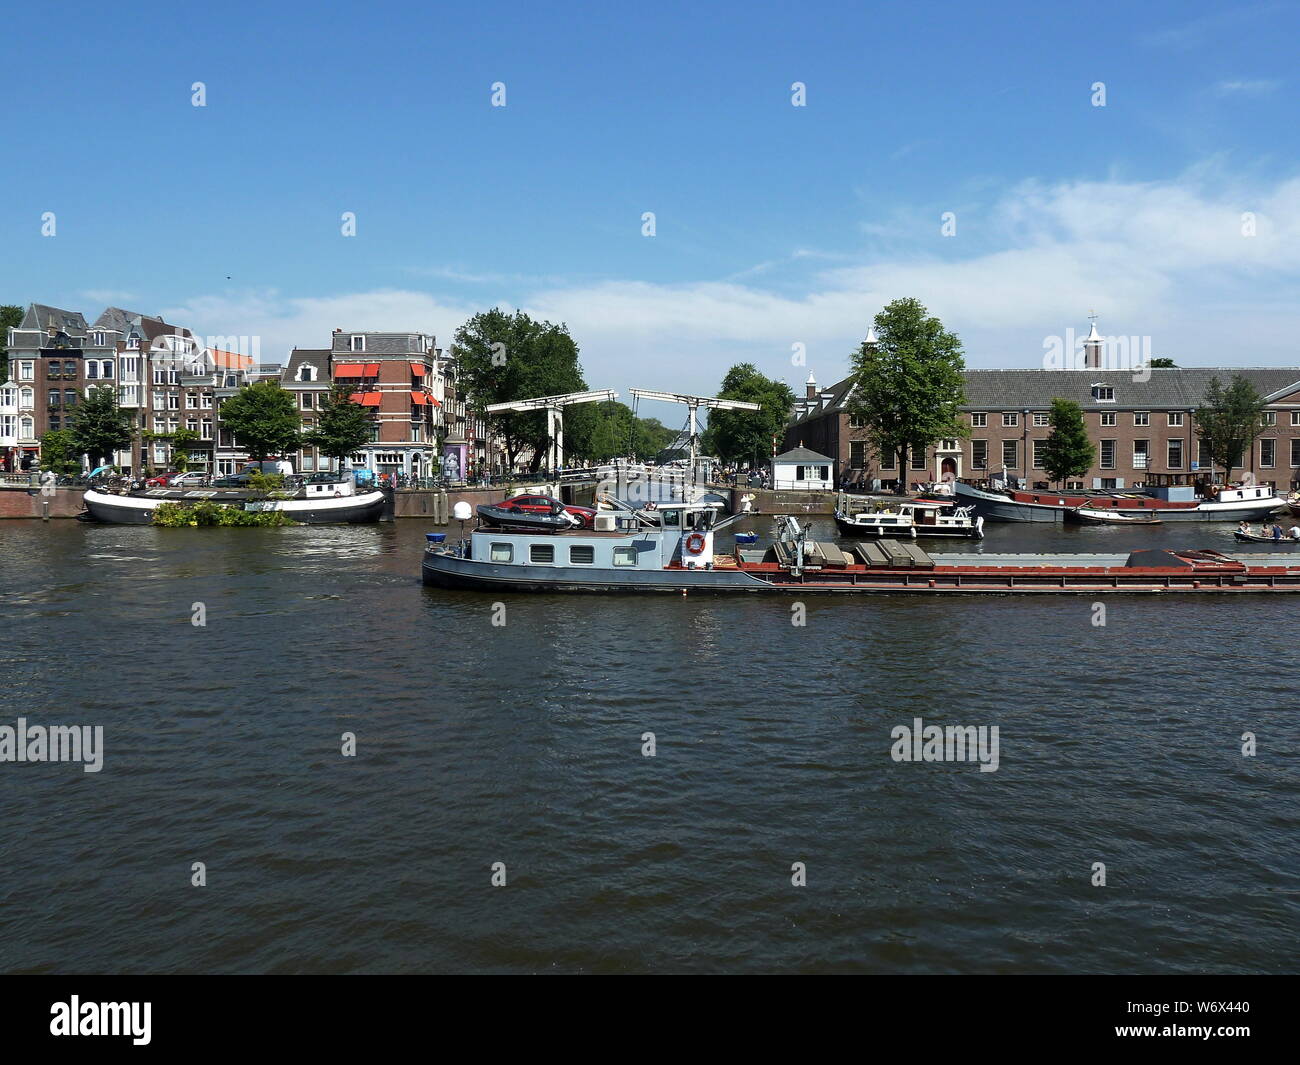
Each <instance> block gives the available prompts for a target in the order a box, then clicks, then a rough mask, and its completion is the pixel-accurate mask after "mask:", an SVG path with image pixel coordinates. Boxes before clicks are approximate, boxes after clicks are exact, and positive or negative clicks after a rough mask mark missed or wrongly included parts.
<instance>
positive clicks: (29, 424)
mask: <svg viewBox="0 0 1300 1065" xmlns="http://www.w3.org/2000/svg"><path fill="white" fill-rule="evenodd" d="M18 424H19V425H20V426H21V429H20V430H19V431H20V432H21V434H22V435H21V436H19V438H18V439H19V440H33V439H35V437H36V423H35V422H34V421H32V419H31V418H19V419H18ZM1293 442H1294V441H1293Z"/></svg>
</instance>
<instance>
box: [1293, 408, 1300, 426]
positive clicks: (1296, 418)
mask: <svg viewBox="0 0 1300 1065" xmlns="http://www.w3.org/2000/svg"><path fill="white" fill-rule="evenodd" d="M1291 424H1292V425H1300V410H1293V411H1292V412H1291Z"/></svg>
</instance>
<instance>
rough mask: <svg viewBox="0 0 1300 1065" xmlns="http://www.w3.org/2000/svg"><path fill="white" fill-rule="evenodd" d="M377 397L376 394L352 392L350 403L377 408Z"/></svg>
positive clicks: (377, 394)
mask: <svg viewBox="0 0 1300 1065" xmlns="http://www.w3.org/2000/svg"><path fill="white" fill-rule="evenodd" d="M379 395H380V394H379V393H378V392H353V393H352V402H353V403H360V404H361V405H362V406H363V407H377V406H379Z"/></svg>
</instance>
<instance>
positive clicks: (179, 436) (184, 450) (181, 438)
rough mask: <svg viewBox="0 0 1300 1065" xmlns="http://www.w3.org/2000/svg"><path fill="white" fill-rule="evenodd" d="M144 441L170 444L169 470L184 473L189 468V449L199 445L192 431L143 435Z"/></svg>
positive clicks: (196, 435)
mask: <svg viewBox="0 0 1300 1065" xmlns="http://www.w3.org/2000/svg"><path fill="white" fill-rule="evenodd" d="M144 438H145V440H146V441H153V440H160V441H163V442H164V443H168V444H171V446H172V458H171V468H172V469H173V470H178V471H180V472H181V473H184V472H185V471H186V470H188V469H189V467H190V452H189V449H190V448H191V447H193V446H194V445H195V444H197V443H199V440H200V437H199V434H198V433H196V432H195V431H194V430H193V429H176V430H175V431H173V432H170V433H145V434H144Z"/></svg>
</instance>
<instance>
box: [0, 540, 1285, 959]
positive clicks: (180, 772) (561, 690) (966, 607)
mask: <svg viewBox="0 0 1300 1065" xmlns="http://www.w3.org/2000/svg"><path fill="white" fill-rule="evenodd" d="M814 521H815V529H814V532H815V534H816V535H820V536H822V537H823V538H830V537H831V536H832V535H833V527H832V526H831V525H830V523H829V522H828V521H827V520H826V519H814ZM750 524H751V525H752V526H753V527H754V528H756V529H757V530H759V531H760V532H764V533H766V531H767V529H768V523H767V520H766V519H762V518H758V519H753V520H752V521H751V522H750ZM425 531H426V530H425V528H424V527H423V526H422V525H421V524H420V523H418V522H409V521H408V522H403V523H399V524H397V525H384V526H372V527H360V528H312V529H309V528H291V529H197V530H173V529H153V528H148V527H145V528H136V527H113V526H85V525H81V524H78V523H74V522H69V521H59V522H51V523H49V524H48V525H42V524H40V523H39V522H35V523H28V522H19V521H10V522H5V523H3V525H0V581H2V587H3V599H2V604H3V605H2V606H0V620H2V621H3V639H2V644H0V646H2V647H3V650H2V651H0V660H3V665H4V672H3V677H4V684H3V688H2V689H0V725H9V726H15V725H16V722H17V719H18V718H19V717H24V718H25V719H26V720H27V722H28V725H29V726H31V725H34V724H44V725H54V724H61V725H90V726H94V725H102V726H103V729H104V733H103V735H104V754H103V766H102V770H101V771H100V772H97V773H85V772H83V771H82V769H81V767H80V766H78V765H75V764H67V763H23V764H14V763H10V762H5V763H0V802H2V804H3V815H2V817H0V970H4V971H9V972H13V971H20V972H168V973H171V972H176V973H182V972H207V971H217V972H268V971H269V972H292V973H298V972H310V973H321V972H418V971H448V970H451V971H491V972H644V971H671V972H718V971H743V972H813V971H844V972H850V971H862V972H909V973H933V972H1031V973H1071V972H1085V973H1098V972H1143V973H1205V972H1215V973H1218V972H1278V971H1291V970H1293V969H1294V967H1295V960H1296V957H1297V956H1298V955H1300V898H1298V897H1297V879H1296V876H1297V871H1298V870H1297V864H1298V863H1297V857H1296V855H1297V827H1298V824H1297V822H1298V814H1297V811H1298V809H1300V804H1298V800H1300V770H1298V769H1297V754H1300V727H1298V726H1297V717H1296V696H1295V692H1296V689H1297V687H1298V684H1297V679H1298V678H1297V667H1296V664H1295V662H1296V648H1297V635H1298V633H1300V621H1298V618H1300V614H1298V613H1297V607H1298V605H1300V604H1297V602H1296V601H1294V600H1292V599H1290V598H1284V597H1278V598H1243V599H1217V598H1216V599H1198V600H1189V599H1177V598H1160V597H1138V598H1115V599H1109V600H1106V601H1105V603H1104V606H1105V617H1104V618H1103V619H1101V620H1104V624H1098V623H1097V622H1098V620H1099V616H1098V613H1097V610H1096V608H1095V607H1094V604H1093V603H1092V602H1091V601H1090V600H1088V599H1087V598H1079V597H1063V598H1053V599H1050V600H1040V599H1026V598H1014V597H1006V598H977V599H963V600H948V601H942V602H937V601H931V600H926V599H893V598H891V599H877V598H867V597H863V598H852V599H837V600H834V601H827V600H818V599H817V598H815V597H810V598H809V599H808V600H807V602H806V604H805V609H806V616H805V617H803V619H802V620H803V621H804V622H805V623H804V624H802V625H796V624H792V621H794V620H799V618H798V611H797V609H796V608H797V606H798V604H796V603H793V602H792V601H791V600H789V599H786V598H780V597H773V598H763V599H751V600H731V599H708V598H695V597H690V598H678V597H671V598H662V599H657V598H656V599H640V598H633V599H624V598H618V597H607V596H602V597H598V598H577V597H513V598H507V599H505V600H504V616H502V614H501V611H500V609H499V608H495V607H494V604H493V601H492V599H491V597H487V596H482V595H475V594H468V593H449V592H445V591H439V590H435V589H425V588H423V587H422V586H421V584H420V581H419V562H420V551H421V548H422V546H423V541H424V533H425ZM450 531H451V532H452V533H454V532H455V527H454V525H453V527H452V529H451V530H450ZM1139 541H1140V542H1141V543H1142V544H1151V545H1158V544H1169V545H1176V546H1217V547H1221V548H1226V549H1231V546H1230V545H1231V538H1230V527H1229V528H1225V527H1220V526H1199V525H1198V526H1176V525H1167V526H1162V527H1159V528H1150V529H1141V530H1113V529H1073V528H1070V529H1057V528H1048V527H1045V526H996V527H992V526H991V527H990V536H989V539H987V540H986V541H984V543H983V544H982V545H969V544H963V545H948V546H945V547H944V550H987V551H1021V550H1079V551H1107V552H1109V551H1118V550H1124V549H1126V548H1127V547H1128V546H1131V545H1133V544H1136V543H1138V542H1139ZM195 620H201V621H203V622H204V624H203V625H196V624H194V623H193V622H194V621H195ZM494 620H496V621H497V622H504V624H494V623H493V622H494ZM916 718H920V719H922V722H923V724H927V725H928V724H936V725H940V726H949V725H953V726H975V727H986V728H992V727H993V726H996V727H997V729H998V735H999V747H998V762H997V769H996V771H991V772H981V771H980V766H979V764H978V763H976V762H969V761H968V762H960V763H958V762H939V761H911V762H906V761H896V760H894V759H893V758H892V757H891V747H892V746H893V745H894V743H895V740H894V738H893V735H892V730H894V729H895V728H896V727H899V726H911V725H912V723H913V721H914V720H915V719H916ZM345 733H351V734H353V735H354V736H355V738H356V753H355V756H354V757H345V756H344V755H343V754H342V753H341V746H342V743H343V740H342V737H343V735H344V734H345ZM1245 733H1251V734H1253V736H1254V737H1255V741H1254V742H1255V744H1256V754H1255V756H1254V757H1245V756H1243V753H1242V748H1243V738H1242V737H1243V734H1245ZM648 734H653V741H651V739H650V738H649V736H648ZM988 735H991V733H988ZM651 742H653V745H654V752H653V756H647V753H645V752H646V751H647V750H648V749H649V744H650V743H651ZM195 863H203V867H202V871H203V875H204V877H205V881H206V882H205V885H204V886H195V885H194V883H193V881H194V879H195V878H196V876H197V875H198V874H197V873H196V871H195ZM498 863H499V864H498ZM1102 866H1104V876H1105V884H1104V886H1102V885H1101V884H1099V883H1094V881H1095V880H1098V879H1099V877H1100V874H1101V867H1102ZM494 870H495V872H494ZM800 870H802V873H801V872H800ZM494 876H495V878H496V879H497V880H498V881H500V880H501V879H502V878H504V886H494V884H493V878H494ZM800 879H806V885H805V886H796V885H795V884H794V883H793V882H792V881H793V880H800Z"/></svg>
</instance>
